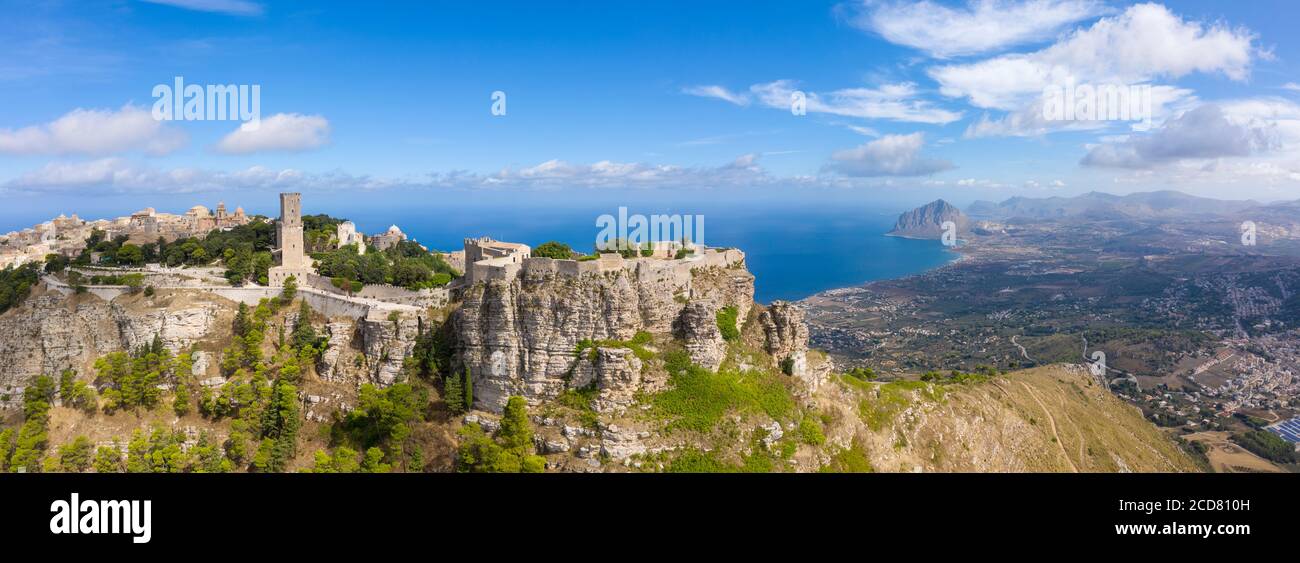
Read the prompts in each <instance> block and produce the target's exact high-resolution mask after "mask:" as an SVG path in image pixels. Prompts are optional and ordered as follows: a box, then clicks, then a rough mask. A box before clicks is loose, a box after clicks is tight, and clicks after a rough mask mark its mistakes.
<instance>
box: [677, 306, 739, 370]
mask: <svg viewBox="0 0 1300 563" xmlns="http://www.w3.org/2000/svg"><path fill="white" fill-rule="evenodd" d="M677 332H678V335H679V336H680V337H681V338H682V340H683V341H684V342H685V343H686V351H687V353H689V354H690V355H691V361H692V362H694V363H696V364H698V365H700V366H702V367H704V368H705V369H708V370H711V371H716V370H717V369H718V367H719V366H721V365H722V360H723V359H725V358H726V357H727V342H726V341H725V340H723V338H722V331H721V330H719V329H718V305H717V304H716V303H713V302H711V301H697V302H694V303H690V304H689V305H687V306H686V309H685V310H683V311H682V314H681V318H680V320H679V321H678V331H677Z"/></svg>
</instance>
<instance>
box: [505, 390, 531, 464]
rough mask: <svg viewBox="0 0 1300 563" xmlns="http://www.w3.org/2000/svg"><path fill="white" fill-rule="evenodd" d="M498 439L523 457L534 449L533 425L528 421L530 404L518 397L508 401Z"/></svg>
mask: <svg viewBox="0 0 1300 563" xmlns="http://www.w3.org/2000/svg"><path fill="white" fill-rule="evenodd" d="M497 437H498V438H500V439H501V442H502V444H501V445H502V446H504V447H505V448H506V449H508V450H513V451H515V452H518V453H519V454H521V455H522V454H524V453H527V451H528V449H529V448H531V447H532V445H533V425H532V423H530V422H529V421H528V403H527V401H525V400H524V398H523V397H520V396H518V395H516V396H513V397H510V400H508V401H506V408H505V411H504V412H502V413H501V430H499V431H498V433H497Z"/></svg>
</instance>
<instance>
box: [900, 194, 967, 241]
mask: <svg viewBox="0 0 1300 563" xmlns="http://www.w3.org/2000/svg"><path fill="white" fill-rule="evenodd" d="M947 221H952V222H953V224H955V225H956V227H957V233H964V232H966V229H967V228H968V226H969V224H970V220H969V219H967V218H966V215H965V214H964V213H962V212H961V210H960V209H957V208H956V207H953V206H952V204H950V203H948V202H946V201H944V200H942V199H936V200H934V201H932V202H930V203H927V204H925V205H923V206H921V207H918V208H916V209H913V210H911V211H908V212H906V213H904V214H902V215H899V216H898V221H897V222H895V223H894V230H892V231H889V233H888V234H890V235H893V236H901V237H909V238H939V237H941V236H943V224H944V223H945V222H947Z"/></svg>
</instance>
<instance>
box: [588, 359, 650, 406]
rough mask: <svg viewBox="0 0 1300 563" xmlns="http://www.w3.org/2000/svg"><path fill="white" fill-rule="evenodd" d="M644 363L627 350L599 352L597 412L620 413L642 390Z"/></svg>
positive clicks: (596, 368) (595, 403)
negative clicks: (639, 390) (638, 391)
mask: <svg viewBox="0 0 1300 563" xmlns="http://www.w3.org/2000/svg"><path fill="white" fill-rule="evenodd" d="M641 368H642V365H641V360H640V359H639V358H637V357H636V355H634V354H633V353H632V350H629V349H627V348H597V349H596V362H595V369H594V370H593V371H594V372H595V374H596V378H595V379H596V381H595V383H596V389H598V390H599V391H600V393H599V394H598V395H597V396H596V400H595V402H594V405H593V406H594V407H595V409H596V412H601V413H604V412H611V411H621V410H623V409H626V408H627V406H628V405H630V404H632V401H633V400H634V398H635V395H636V392H637V390H638V389H640V388H641Z"/></svg>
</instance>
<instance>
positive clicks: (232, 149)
mask: <svg viewBox="0 0 1300 563" xmlns="http://www.w3.org/2000/svg"><path fill="white" fill-rule="evenodd" d="M329 137H330V123H329V120H327V119H325V118H324V117H321V116H319V115H301V114H297V113H277V114H275V115H272V116H271V117H268V118H265V119H262V120H261V121H249V122H246V123H243V124H241V125H240V126H239V129H236V130H235V131H232V132H231V133H230V134H228V135H226V136H225V137H223V138H222V139H221V141H220V142H218V143H217V147H216V148H217V150H218V151H220V152H223V153H227V154H247V153H252V152H260V151H302V150H308V149H314V148H319V147H321V146H324V145H325V144H326V143H328V142H329Z"/></svg>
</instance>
